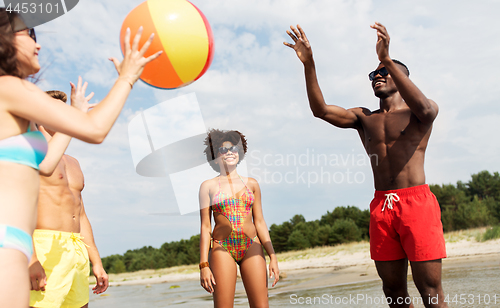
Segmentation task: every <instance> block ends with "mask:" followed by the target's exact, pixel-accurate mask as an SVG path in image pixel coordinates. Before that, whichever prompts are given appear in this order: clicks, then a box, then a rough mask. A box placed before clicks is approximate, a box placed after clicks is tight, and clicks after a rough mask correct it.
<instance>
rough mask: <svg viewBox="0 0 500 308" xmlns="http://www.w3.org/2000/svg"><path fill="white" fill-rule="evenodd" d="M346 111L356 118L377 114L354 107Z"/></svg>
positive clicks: (366, 109) (363, 108)
mask: <svg viewBox="0 0 500 308" xmlns="http://www.w3.org/2000/svg"><path fill="white" fill-rule="evenodd" d="M348 110H349V111H351V112H352V113H354V114H355V115H356V116H357V117H358V118H362V117H366V116H370V115H372V114H373V113H376V112H377V111H371V110H370V109H368V108H365V107H354V108H350V109H348Z"/></svg>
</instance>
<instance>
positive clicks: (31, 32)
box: [17, 28, 36, 43]
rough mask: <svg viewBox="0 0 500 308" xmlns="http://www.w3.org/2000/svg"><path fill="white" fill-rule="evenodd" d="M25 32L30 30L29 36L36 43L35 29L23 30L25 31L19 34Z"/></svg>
mask: <svg viewBox="0 0 500 308" xmlns="http://www.w3.org/2000/svg"><path fill="white" fill-rule="evenodd" d="M24 30H28V35H29V36H30V37H31V38H32V39H33V41H35V43H36V34H35V29H33V28H31V29H23V30H19V31H17V32H21V31H24Z"/></svg>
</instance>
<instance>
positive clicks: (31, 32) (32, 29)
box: [28, 28, 36, 43]
mask: <svg viewBox="0 0 500 308" xmlns="http://www.w3.org/2000/svg"><path fill="white" fill-rule="evenodd" d="M28 34H29V35H30V37H31V38H32V39H33V41H35V43H36V34H35V29H34V28H31V29H28Z"/></svg>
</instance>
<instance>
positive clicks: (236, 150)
mask: <svg viewBox="0 0 500 308" xmlns="http://www.w3.org/2000/svg"><path fill="white" fill-rule="evenodd" d="M239 150H240V148H239V147H238V146H237V145H233V146H232V147H230V148H225V147H220V148H219V153H221V154H222V155H224V154H226V153H227V151H231V152H233V153H234V154H236V153H238V151H239Z"/></svg>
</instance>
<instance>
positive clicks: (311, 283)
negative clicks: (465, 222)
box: [89, 228, 500, 295]
mask: <svg viewBox="0 0 500 308" xmlns="http://www.w3.org/2000/svg"><path fill="white" fill-rule="evenodd" d="M485 231H486V228H479V229H471V230H463V231H455V232H450V233H446V234H445V240H446V252H447V255H448V257H447V258H445V259H443V270H445V269H448V268H455V267H468V266H471V265H472V266H473V265H474V264H479V263H495V262H496V263H498V265H500V261H498V260H500V239H496V240H490V241H486V242H478V241H477V240H476V239H477V238H478V237H480V236H481V235H482V234H483V233H484V232H485ZM277 257H278V262H279V268H280V282H281V281H283V282H285V281H286V282H287V283H283V284H282V287H281V286H280V283H278V284H277V285H276V287H275V288H269V292H270V295H271V294H279V293H283V292H290V291H293V290H296V289H297V288H296V287H298V285H297V284H299V282H300V289H306V288H319V287H329V286H337V285H345V284H353V283H359V282H366V281H370V280H378V279H380V278H379V277H378V274H377V272H376V269H375V264H374V262H373V260H371V259H370V251H369V243H368V242H366V241H365V242H355V243H348V244H341V245H337V246H331V247H330V246H327V247H316V248H310V249H306V250H301V251H291V252H284V253H279V254H277ZM267 261H269V259H267ZM324 274H329V278H327V279H316V278H317V277H318V276H321V275H324ZM332 274H333V275H332ZM408 275H411V268H409V272H408ZM188 280H199V270H198V265H196V264H194V265H185V266H177V267H171V268H165V269H158V270H143V271H138V272H132V273H121V274H109V281H110V283H109V286H110V287H117V286H123V285H146V286H148V285H151V284H160V283H175V282H181V281H188ZM238 280H241V279H240V278H239V271H238ZM89 282H90V287H92V286H93V285H94V284H95V278H94V277H93V276H91V277H89ZM294 282H297V283H294Z"/></svg>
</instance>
